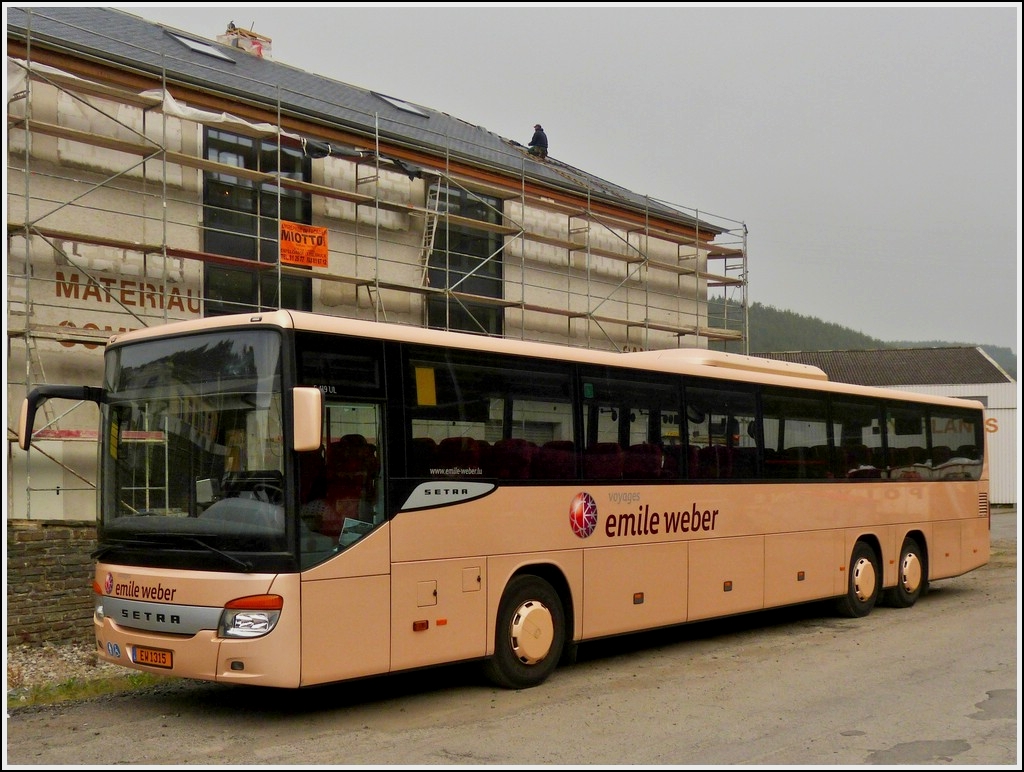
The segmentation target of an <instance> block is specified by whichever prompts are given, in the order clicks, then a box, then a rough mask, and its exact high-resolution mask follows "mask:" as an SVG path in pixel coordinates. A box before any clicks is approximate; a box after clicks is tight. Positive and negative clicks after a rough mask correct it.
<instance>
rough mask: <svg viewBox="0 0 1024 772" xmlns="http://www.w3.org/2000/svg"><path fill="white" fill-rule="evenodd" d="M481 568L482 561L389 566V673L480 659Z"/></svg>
mask: <svg viewBox="0 0 1024 772" xmlns="http://www.w3.org/2000/svg"><path fill="white" fill-rule="evenodd" d="M485 569H486V560H485V559H484V558H482V557H470V558H455V559H452V560H425V561H421V562H417V563H398V564H395V565H394V566H392V569H391V576H392V585H391V608H392V617H391V647H392V648H391V667H392V669H393V670H404V669H407V668H414V667H422V666H424V665H433V664H438V663H442V662H455V661H458V660H464V659H474V658H480V657H482V656H484V650H485V647H486V645H487V596H486V593H485V592H484V587H485V586H486V582H487V577H486V574H485Z"/></svg>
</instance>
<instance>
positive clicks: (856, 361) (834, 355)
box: [756, 346, 1013, 387]
mask: <svg viewBox="0 0 1024 772" xmlns="http://www.w3.org/2000/svg"><path fill="white" fill-rule="evenodd" d="M756 356H759V357H765V358H767V359H777V360H782V361H786V362H797V363H799V364H805V365H814V366H815V367H820V368H821V369H822V370H824V371H825V373H826V374H827V375H828V377H829V380H830V381H841V382H843V383H856V384H860V385H862V386H883V387H884V386H915V385H918V386H919V385H947V384H976V383H1006V382H1012V381H1013V379H1012V378H1010V376H1009V375H1007V373H1006V371H1005V370H1003V369H1002V368H1001V367H1000V366H999V365H998V364H996V363H995V362H994V361H993V360H992V359H991V358H990V357H989V356H988V355H987V354H986V353H985V352H984V351H982V350H981V349H980V348H978V347H971V346H958V347H948V348H910V349H874V350H865V351H784V352H770V353H764V354H757V355H756Z"/></svg>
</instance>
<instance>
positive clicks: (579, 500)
mask: <svg viewBox="0 0 1024 772" xmlns="http://www.w3.org/2000/svg"><path fill="white" fill-rule="evenodd" d="M608 501H609V502H610V503H611V504H613V505H615V504H618V505H629V504H636V505H637V507H636V511H634V512H621V513H613V514H610V515H608V516H607V517H605V519H604V534H605V536H607V537H608V538H610V539H613V538H615V537H617V536H655V535H657V534H671V533H691V532H693V533H696V532H697V531H713V530H715V525H716V521H717V520H718V510H717V509H701V508H700V507H698V506H697V502H693V505H692V506H691V507H690V508H689V509H685V510H676V511H673V512H652V511H651V505H650V504H641V503H640V494H639V493H618V492H614V493H609V494H608ZM598 520H599V517H598V513H597V501H596V500H595V499H594V497H593V496H591V495H590V494H589V493H586V492H585V491H580V492H579V493H577V494H576V495H575V496H573V499H572V502H571V503H570V504H569V525H570V527H571V528H572V532H573V533H574V534H576V535H577V536H579V537H580V538H581V539H586V538H587V537H588V536H590V534H592V533H593V532H594V530H595V529H596V528H597V524H598Z"/></svg>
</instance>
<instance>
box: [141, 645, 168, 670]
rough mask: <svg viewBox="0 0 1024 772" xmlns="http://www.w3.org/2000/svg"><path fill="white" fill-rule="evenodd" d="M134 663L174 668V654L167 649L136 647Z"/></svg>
mask: <svg viewBox="0 0 1024 772" xmlns="http://www.w3.org/2000/svg"><path fill="white" fill-rule="evenodd" d="M132 661H133V662H134V663H135V664H136V665H149V666H150V667H166V668H170V667H173V666H174V664H173V663H174V654H173V653H172V652H170V651H167V650H166V649H148V648H146V647H145V646H136V647H135V650H134V652H133V656H132Z"/></svg>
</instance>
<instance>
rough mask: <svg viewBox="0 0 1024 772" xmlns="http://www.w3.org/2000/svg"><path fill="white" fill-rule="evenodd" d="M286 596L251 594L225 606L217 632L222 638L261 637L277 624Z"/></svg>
mask: <svg viewBox="0 0 1024 772" xmlns="http://www.w3.org/2000/svg"><path fill="white" fill-rule="evenodd" d="M283 606H284V598H282V597H281V596H280V595H249V596H247V597H245V598H235V599H234V600H233V601H230V602H228V603H227V604H225V606H224V611H223V613H222V614H221V615H220V625H219V626H218V629H217V632H218V634H219V635H220V637H222V638H259V637H260V636H261V635H266V634H267V633H269V632H270V631H271V630H273V629H274V627H275V626H276V625H277V620H278V619H280V618H281V608H282V607H283Z"/></svg>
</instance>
